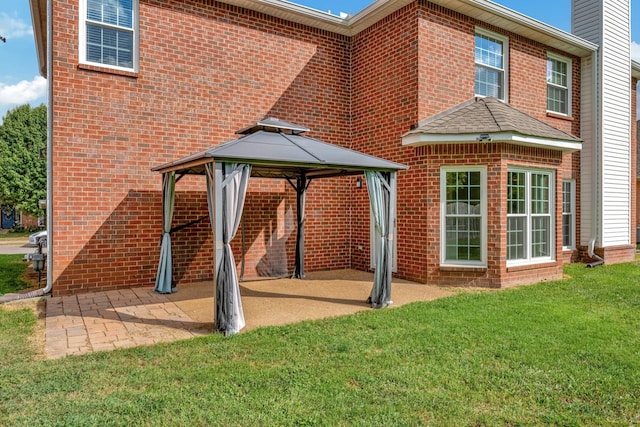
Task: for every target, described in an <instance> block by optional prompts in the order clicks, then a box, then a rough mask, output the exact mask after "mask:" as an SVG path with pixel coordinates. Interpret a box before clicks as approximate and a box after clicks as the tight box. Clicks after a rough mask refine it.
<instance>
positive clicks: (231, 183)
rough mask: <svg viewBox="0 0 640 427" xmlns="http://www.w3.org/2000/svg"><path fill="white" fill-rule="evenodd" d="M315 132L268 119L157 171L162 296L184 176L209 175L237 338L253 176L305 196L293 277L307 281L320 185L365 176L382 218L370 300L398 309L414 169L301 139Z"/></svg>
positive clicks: (220, 294) (218, 275) (222, 291)
mask: <svg viewBox="0 0 640 427" xmlns="http://www.w3.org/2000/svg"><path fill="white" fill-rule="evenodd" d="M308 131H309V129H308V128H305V127H302V126H298V125H295V124H292V123H288V122H285V121H282V120H278V119H275V118H267V119H265V120H262V121H260V122H258V123H257V124H256V125H254V126H251V127H248V128H245V129H242V130H240V131H238V132H236V133H238V134H241V135H242V136H241V137H240V138H238V139H235V140H233V141H230V142H227V143H224V144H221V145H218V146H215V147H212V148H210V149H208V150H205V151H201V152H198V153H195V154H192V155H190V156H187V157H184V158H182V159H179V160H176V161H173V162H170V163H166V164H164V165H162V166H158V167H156V168H153V169H152V170H153V171H157V172H161V173H162V176H163V193H162V195H163V237H162V247H161V252H160V262H159V265H158V273H157V276H156V287H155V290H156V291H157V292H160V293H170V292H172V287H171V286H172V284H171V280H172V277H171V276H172V255H171V236H170V232H171V220H172V217H173V207H174V199H175V183H176V174H177V175H178V176H183V175H186V174H198V175H205V176H206V178H207V201H208V205H209V220H210V222H211V227H212V230H213V234H214V238H215V249H216V256H215V271H214V273H215V274H214V277H215V280H216V296H215V299H216V302H215V304H216V309H215V313H216V317H215V322H216V329H217V330H219V331H222V332H224V333H225V334H233V333H236V332H238V331H239V330H240V329H242V328H243V327H244V315H243V313H242V304H241V301H240V291H239V285H238V278H237V273H236V270H235V261H234V259H233V253H232V252H231V246H230V242H231V240H232V239H233V237H234V235H235V233H236V231H237V229H238V226H239V224H240V218H241V217H242V209H243V206H244V198H245V195H246V189H247V185H248V180H249V177H250V176H251V177H260V178H280V179H286V180H287V181H288V182H289V184H291V186H292V187H293V188H294V189H295V190H296V194H297V203H296V205H297V225H298V227H297V235H296V259H295V267H294V272H293V277H295V278H303V277H304V207H305V196H306V191H307V188H308V187H309V184H310V182H311V181H312V180H314V179H319V178H329V177H336V176H345V175H359V174H362V173H364V175H365V178H366V181H367V189H368V194H369V199H370V202H371V212H372V214H373V218H374V220H375V229H376V238H377V239H378V242H376V243H377V244H376V245H375V253H374V256H375V260H376V271H375V276H374V283H373V288H372V291H371V295H370V298H369V299H370V302H371V304H372V306H373V307H374V308H380V307H386V306H387V305H389V304H390V303H391V301H390V295H391V293H390V291H391V250H390V248H391V247H392V246H391V241H392V240H393V238H394V237H393V233H392V230H393V224H394V223H395V205H396V174H397V171H398V170H401V169H407V166H404V165H401V164H398V163H394V162H390V161H387V160H383V159H380V158H377V157H374V156H370V155H367V154H363V153H360V152H358V151H354V150H350V149H347V148H343V147H340V146H337V145H333V144H328V143H326V142H323V141H320V140H318V139H313V138H308V137H306V136H303V135H301V134H302V133H304V132H308Z"/></svg>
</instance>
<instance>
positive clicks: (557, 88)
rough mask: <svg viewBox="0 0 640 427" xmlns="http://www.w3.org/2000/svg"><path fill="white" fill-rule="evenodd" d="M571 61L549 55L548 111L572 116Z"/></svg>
mask: <svg viewBox="0 0 640 427" xmlns="http://www.w3.org/2000/svg"><path fill="white" fill-rule="evenodd" d="M570 88H571V60H570V59H567V58H563V57H561V56H558V55H554V54H551V53H549V54H547V111H549V112H552V113H558V114H565V115H570V114H571V90H570Z"/></svg>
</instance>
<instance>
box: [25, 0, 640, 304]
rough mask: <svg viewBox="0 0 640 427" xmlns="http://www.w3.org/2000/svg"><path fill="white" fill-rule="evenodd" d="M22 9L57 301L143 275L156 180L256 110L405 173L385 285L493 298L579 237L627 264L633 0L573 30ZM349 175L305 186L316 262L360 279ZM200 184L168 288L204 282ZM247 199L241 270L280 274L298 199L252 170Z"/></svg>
mask: <svg viewBox="0 0 640 427" xmlns="http://www.w3.org/2000/svg"><path fill="white" fill-rule="evenodd" d="M31 8H32V15H33V23H34V32H35V35H36V41H37V46H38V55H39V63H40V65H41V72H42V74H43V75H44V76H46V77H48V83H49V97H50V98H49V109H48V111H49V125H50V126H49V128H50V129H49V132H50V133H49V142H48V143H49V146H48V165H49V182H48V206H47V212H48V218H47V220H48V229H49V230H50V238H49V247H48V250H49V256H48V263H49V264H48V286H51V287H52V291H53V293H54V294H55V295H61V294H69V293H76V292H86V291H90V290H108V289H117V288H124V287H131V286H146V285H151V284H152V283H153V281H154V278H155V273H156V269H157V266H158V256H159V248H158V241H159V237H160V235H161V233H162V206H161V178H160V176H159V175H158V174H157V173H154V172H152V171H151V169H152V168H153V167H156V166H158V165H161V164H164V163H167V162H170V161H172V160H175V159H178V158H181V157H184V156H187V155H189V154H191V153H195V152H199V151H202V150H204V149H207V148H209V147H211V146H214V145H217V144H220V143H223V142H225V141H229V140H231V139H234V138H235V135H234V132H235V131H236V130H238V129H241V128H244V127H246V126H248V125H251V124H253V123H256V122H257V121H259V120H260V119H262V118H264V117H277V118H279V119H282V120H286V121H289V122H292V123H298V124H301V125H304V126H306V127H308V128H310V129H311V132H309V136H312V137H314V138H318V139H321V140H323V141H326V142H329V143H333V144H338V145H341V146H344V147H347V148H351V149H355V150H358V151H362V152H364V153H368V154H371V155H375V156H378V157H381V158H384V159H387V160H390V161H394V162H398V163H402V164H406V165H408V166H409V167H410V168H409V169H408V170H407V171H403V172H401V173H400V174H399V175H398V183H397V185H398V202H397V224H396V225H397V227H396V232H395V234H396V239H395V242H396V247H395V248H394V257H395V260H394V271H395V274H397V275H398V276H399V277H402V278H407V279H411V280H415V281H418V282H422V283H430V284H440V285H457V286H489V287H504V286H511V285H517V284H523V283H529V282H533V281H539V280H547V279H556V278H559V277H561V275H562V265H563V264H564V263H566V262H571V261H577V260H580V259H586V258H587V257H588V252H589V247H590V245H592V246H593V247H594V248H595V253H597V254H598V256H600V257H602V258H604V261H605V262H607V263H609V262H620V261H627V260H631V259H633V257H634V254H635V246H634V242H635V239H636V236H635V232H636V230H635V222H634V220H633V218H636V214H637V212H636V211H637V205H636V191H635V187H636V185H637V184H636V180H635V177H636V147H637V135H636V130H635V126H632V123H634V120H635V117H636V111H635V106H636V96H637V95H636V92H637V82H638V79H639V78H640V64H638V63H637V62H633V61H631V59H630V41H629V24H630V6H629V2H628V1H614V0H599V1H594V0H574V2H573V11H574V13H573V15H574V18H573V29H574V34H569V33H566V32H564V31H561V30H558V29H556V28H553V27H550V26H548V25H546V24H543V23H540V22H538V21H535V20H533V19H531V18H529V17H527V16H524V15H522V14H519V13H517V12H514V11H512V10H509V9H506V8H504V7H502V6H499V5H497V4H495V3H492V2H489V1H486V0H433V1H426V0H414V1H410V0H391V1H384V0H377V1H375V2H373V3H372V4H371V5H370V6H368V7H367V8H365V9H364V10H363V11H361V12H359V13H358V14H356V15H353V16H347V17H338V16H334V15H330V14H327V13H322V12H319V11H316V10H313V9H309V8H306V7H303V6H299V5H296V4H294V3H289V2H284V1H279V0H273V1H270V2H268V3H265V2H260V1H256V0H229V1H225V2H218V1H214V0H164V1H158V0H50V1H46V0H31ZM614 16H615V18H616V19H611V18H612V17H614ZM48 18H49V19H48ZM632 118H633V119H632ZM265 149H266V148H265ZM361 182H362V181H361V180H360V181H358V180H357V179H355V178H353V177H346V178H345V177H343V178H335V179H332V180H327V181H323V182H317V183H316V182H314V183H313V184H312V185H311V187H310V191H309V194H308V200H307V219H306V258H305V265H306V268H307V270H308V271H313V270H320V269H341V268H356V269H362V270H368V269H371V268H372V260H371V245H370V241H371V223H370V218H369V209H368V199H367V194H366V190H365V189H363V188H362V186H361V185H360V184H359V183H361ZM203 189H204V187H203V185H202V180H201V179H199V177H185V178H184V179H183V180H181V181H180V182H179V184H178V185H177V186H176V211H175V214H174V225H181V224H192V225H191V226H189V227H186V228H181V229H179V230H176V231H175V232H174V233H173V236H172V242H173V248H174V280H175V281H176V282H178V283H181V282H183V283H186V282H190V281H198V280H208V279H210V278H211V264H212V251H211V248H212V239H211V233H210V230H209V227H208V224H207V223H206V221H200V220H201V219H202V218H204V217H206V216H207V202H206V193H205V192H204V190H203ZM248 191H249V192H248V195H247V202H246V205H245V210H244V214H243V219H242V225H241V232H239V235H240V234H241V238H237V239H235V240H234V241H233V250H234V253H236V254H238V255H236V259H241V260H242V261H241V262H240V263H239V265H238V270H239V272H240V274H241V275H243V276H245V277H251V276H269V275H283V274H287V273H290V271H291V267H292V263H293V259H294V251H295V232H294V231H295V230H294V229H293V226H292V219H291V218H292V216H295V214H294V213H293V212H294V211H295V207H296V199H295V192H294V191H293V190H292V189H291V188H290V187H289V186H288V184H287V183H286V182H280V181H273V180H268V179H259V178H256V179H253V178H252V180H251V184H250V187H249V190H248ZM240 254H241V256H240Z"/></svg>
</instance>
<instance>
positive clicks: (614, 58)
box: [572, 0, 632, 247]
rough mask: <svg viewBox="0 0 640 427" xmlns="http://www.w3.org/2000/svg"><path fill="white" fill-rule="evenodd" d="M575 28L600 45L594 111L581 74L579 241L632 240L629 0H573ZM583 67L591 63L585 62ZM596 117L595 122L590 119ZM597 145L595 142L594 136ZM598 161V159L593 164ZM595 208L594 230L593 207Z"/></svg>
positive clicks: (601, 243)
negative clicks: (594, 225) (595, 236)
mask: <svg viewBox="0 0 640 427" xmlns="http://www.w3.org/2000/svg"><path fill="white" fill-rule="evenodd" d="M572 12H573V19H572V28H573V32H574V34H576V35H577V36H580V37H582V38H585V39H587V40H589V41H591V42H593V43H596V44H598V45H600V47H601V48H600V51H599V60H598V62H599V63H598V73H599V82H598V89H597V94H598V99H597V100H596V102H597V104H596V105H597V106H598V107H596V108H599V112H596V111H594V110H593V109H592V108H591V106H590V105H589V104H590V102H589V101H590V100H591V98H592V97H591V96H590V91H591V90H592V88H593V84H592V81H591V79H590V78H589V77H587V74H585V78H584V79H583V100H582V108H583V114H584V115H583V122H582V123H583V124H582V131H583V132H584V133H583V138H584V140H585V144H584V149H583V152H582V160H581V161H582V175H581V179H582V188H581V203H582V204H581V212H582V218H581V227H582V231H583V232H582V242H581V243H582V244H586V243H588V241H589V240H590V239H591V238H592V237H593V236H594V235H595V234H596V233H597V234H598V236H597V237H598V242H597V244H598V246H603V247H607V246H616V245H628V244H629V243H630V240H631V235H630V234H631V233H630V227H631V210H632V209H631V179H632V176H631V160H630V159H631V126H630V123H629V117H630V108H631V94H630V92H629V81H630V79H631V74H630V73H631V71H630V68H631V67H630V65H631V64H630V38H629V37H630V22H631V21H630V6H629V1H628V0H574V2H573V5H572ZM588 62H590V61H588V60H585V63H584V64H583V66H584V71H585V72H589V71H590V70H591V68H590V67H589V66H588V65H586V63H588ZM596 119H597V123H596V122H595V120H596ZM596 136H597V138H599V141H600V145H599V147H598V148H597V150H598V152H597V153H596V148H595V141H596V140H595V139H594V138H595V137H596ZM596 163H599V164H596ZM594 171H597V172H596V173H597V176H591V174H592V173H593V172H594ZM594 209H595V210H597V212H598V217H597V218H595V220H596V221H597V222H598V225H597V230H594V229H593V228H594V227H593V223H594V218H593V212H594Z"/></svg>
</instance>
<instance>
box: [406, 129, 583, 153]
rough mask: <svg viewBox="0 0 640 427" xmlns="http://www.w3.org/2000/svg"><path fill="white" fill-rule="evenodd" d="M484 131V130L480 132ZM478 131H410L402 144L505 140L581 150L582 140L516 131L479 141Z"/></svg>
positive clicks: (535, 145) (494, 135) (419, 144)
mask: <svg viewBox="0 0 640 427" xmlns="http://www.w3.org/2000/svg"><path fill="white" fill-rule="evenodd" d="M482 133H484V132H482ZM479 135H480V132H479V133H475V134H438V133H421V132H416V131H414V132H410V133H407V134H405V135H404V136H403V137H402V145H404V146H411V147H419V146H422V145H444V144H466V143H478V144H483V143H486V142H507V143H510V144H515V145H523V146H528V147H537V148H547V149H550V150H556V151H562V152H563V153H571V152H574V151H580V150H582V142H580V141H576V140H568V139H550V138H543V137H539V136H530V135H522V134H519V133H516V132H495V133H490V134H489V135H488V136H489V138H488V139H487V140H485V141H479Z"/></svg>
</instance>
